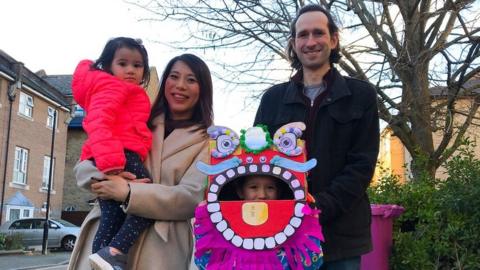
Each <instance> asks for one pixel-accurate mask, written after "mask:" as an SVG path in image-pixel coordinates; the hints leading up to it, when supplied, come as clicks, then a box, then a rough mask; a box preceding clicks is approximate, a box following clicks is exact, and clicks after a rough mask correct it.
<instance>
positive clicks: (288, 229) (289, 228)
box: [283, 225, 295, 236]
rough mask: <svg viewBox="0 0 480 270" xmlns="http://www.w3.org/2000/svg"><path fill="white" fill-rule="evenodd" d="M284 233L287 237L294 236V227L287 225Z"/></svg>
mask: <svg viewBox="0 0 480 270" xmlns="http://www.w3.org/2000/svg"><path fill="white" fill-rule="evenodd" d="M283 232H284V233H285V234H286V235H287V236H292V235H293V234H294V233H295V229H294V228H293V227H292V225H287V227H285V230H283Z"/></svg>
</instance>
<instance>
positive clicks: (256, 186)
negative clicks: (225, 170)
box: [237, 175, 279, 201]
mask: <svg viewBox="0 0 480 270" xmlns="http://www.w3.org/2000/svg"><path fill="white" fill-rule="evenodd" d="M276 181H277V180H276V179H274V178H273V177H271V176H264V175H255V176H248V177H247V178H246V179H245V183H244V184H243V186H242V187H241V188H239V190H238V191H237V192H238V196H239V197H240V198H241V199H243V200H252V201H253V200H276V199H277V198H278V196H279V190H278V187H277V185H276Z"/></svg>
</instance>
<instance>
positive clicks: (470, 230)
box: [369, 150, 480, 270]
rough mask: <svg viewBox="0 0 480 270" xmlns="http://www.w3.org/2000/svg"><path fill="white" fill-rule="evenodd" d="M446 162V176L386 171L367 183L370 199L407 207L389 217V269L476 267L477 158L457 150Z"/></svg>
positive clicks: (479, 223) (479, 220)
mask: <svg viewBox="0 0 480 270" xmlns="http://www.w3.org/2000/svg"><path fill="white" fill-rule="evenodd" d="M445 167H446V169H447V172H448V178H447V179H445V180H438V179H431V178H428V177H424V178H422V179H416V180H415V181H410V182H408V183H406V184H400V183H399V181H398V178H397V177H395V176H387V177H383V178H382V179H380V181H379V184H378V185H376V186H373V187H371V188H370V189H369V195H370V198H371V201H372V203H379V204H398V205H402V206H403V207H405V210H406V211H405V212H404V213H403V215H401V216H400V217H399V218H398V219H396V220H395V222H394V229H393V234H394V235H393V239H394V247H393V251H392V256H391V257H390V266H391V269H394V270H403V269H408V270H411V269H442V270H443V269H463V270H466V269H480V211H479V210H480V161H479V160H478V159H475V158H474V155H473V153H472V152H471V151H468V150H462V152H461V153H460V155H457V156H456V157H454V158H452V159H451V160H450V161H448V162H447V163H446V165H445ZM425 175H426V174H425Z"/></svg>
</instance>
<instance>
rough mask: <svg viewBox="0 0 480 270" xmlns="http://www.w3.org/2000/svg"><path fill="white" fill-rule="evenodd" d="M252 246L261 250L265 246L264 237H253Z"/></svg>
mask: <svg viewBox="0 0 480 270" xmlns="http://www.w3.org/2000/svg"><path fill="white" fill-rule="evenodd" d="M253 247H254V248H255V249H256V250H262V249H264V248H265V239H263V238H255V239H254V240H253Z"/></svg>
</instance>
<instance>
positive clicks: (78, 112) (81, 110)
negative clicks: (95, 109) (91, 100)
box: [74, 104, 85, 117]
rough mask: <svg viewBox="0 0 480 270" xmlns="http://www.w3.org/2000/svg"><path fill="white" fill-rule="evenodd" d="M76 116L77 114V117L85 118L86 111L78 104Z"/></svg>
mask: <svg viewBox="0 0 480 270" xmlns="http://www.w3.org/2000/svg"><path fill="white" fill-rule="evenodd" d="M74 114H75V116H79V117H80V116H84V115H85V111H84V110H83V109H82V107H80V105H78V104H76V105H75V111H74Z"/></svg>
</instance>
